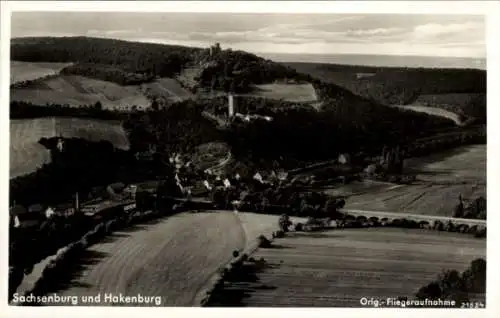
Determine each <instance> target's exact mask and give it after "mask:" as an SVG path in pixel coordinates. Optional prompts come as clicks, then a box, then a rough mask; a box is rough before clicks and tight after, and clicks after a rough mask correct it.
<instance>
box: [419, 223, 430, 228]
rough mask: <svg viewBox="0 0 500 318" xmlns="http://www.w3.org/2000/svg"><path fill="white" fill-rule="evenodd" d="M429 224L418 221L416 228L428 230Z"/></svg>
mask: <svg viewBox="0 0 500 318" xmlns="http://www.w3.org/2000/svg"><path fill="white" fill-rule="evenodd" d="M429 224H430V223H429V222H427V221H420V222H418V226H419V227H420V228H421V229H427V228H429Z"/></svg>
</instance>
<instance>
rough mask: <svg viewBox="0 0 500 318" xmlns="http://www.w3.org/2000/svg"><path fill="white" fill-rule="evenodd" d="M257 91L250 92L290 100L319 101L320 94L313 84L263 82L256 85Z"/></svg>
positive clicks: (259, 95) (252, 94)
mask: <svg viewBox="0 0 500 318" xmlns="http://www.w3.org/2000/svg"><path fill="white" fill-rule="evenodd" d="M256 87H257V89H256V91H255V92H253V93H251V94H249V95H251V96H258V97H264V98H270V99H281V100H285V101H288V102H309V103H312V102H317V101H318V96H317V95H316V91H315V90H314V87H313V86H312V84H263V85H256Z"/></svg>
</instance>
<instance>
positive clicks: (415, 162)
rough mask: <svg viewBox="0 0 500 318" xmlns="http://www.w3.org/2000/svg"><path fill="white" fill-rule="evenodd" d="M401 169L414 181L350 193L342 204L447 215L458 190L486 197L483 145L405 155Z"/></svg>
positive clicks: (466, 196) (364, 207)
mask: <svg viewBox="0 0 500 318" xmlns="http://www.w3.org/2000/svg"><path fill="white" fill-rule="evenodd" d="M405 169H406V171H407V172H409V173H415V174H416V175H417V182H415V183H414V184H411V185H401V186H397V187H392V188H383V189H381V190H380V191H377V190H375V191H370V192H362V193H360V194H359V195H354V196H351V197H350V199H348V200H347V204H346V208H352V209H360V210H363V209H367V210H375V211H387V212H401V213H415V214H427V215H442V216H451V215H452V214H453V211H454V208H455V206H456V204H457V203H458V196H459V195H460V194H461V195H462V196H463V197H464V198H465V199H474V198H477V197H478V196H484V197H486V145H475V146H468V147H462V148H459V149H455V150H452V151H449V152H447V153H442V154H436V155H431V156H425V157H420V158H412V159H408V160H407V161H406V162H405Z"/></svg>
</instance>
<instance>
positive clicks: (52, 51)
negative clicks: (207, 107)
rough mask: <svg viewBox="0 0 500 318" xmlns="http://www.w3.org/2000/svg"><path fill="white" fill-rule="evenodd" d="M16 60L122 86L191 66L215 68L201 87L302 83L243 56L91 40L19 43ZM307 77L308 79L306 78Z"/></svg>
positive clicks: (286, 71) (284, 70)
mask: <svg viewBox="0 0 500 318" xmlns="http://www.w3.org/2000/svg"><path fill="white" fill-rule="evenodd" d="M11 59H12V60H16V61H25V62H72V63H75V64H74V65H72V66H69V67H66V68H65V69H63V71H62V73H63V74H65V75H81V76H86V77H90V78H95V79H100V80H106V81H112V82H115V83H118V84H121V85H131V84H138V83H140V82H147V81H151V80H153V79H155V78H157V77H173V76H175V75H177V74H179V73H180V72H181V71H182V70H183V69H184V68H186V67H188V66H196V67H200V66H201V64H203V63H205V62H207V61H208V60H210V62H211V63H212V64H211V67H209V68H207V69H206V71H205V72H203V74H202V75H203V76H202V78H200V79H199V84H200V86H201V87H209V88H217V89H221V90H225V91H228V90H230V89H232V90H237V89H240V90H243V91H246V90H248V89H249V85H250V84H263V83H270V82H273V81H274V80H276V79H283V78H299V77H301V75H299V74H298V73H297V72H296V71H295V70H294V69H292V68H290V67H286V66H284V65H282V64H279V63H275V62H272V61H269V60H266V59H263V58H261V57H258V56H256V55H254V54H250V53H247V52H243V51H233V50H230V49H228V50H223V51H221V52H218V53H217V54H214V55H213V56H210V50H209V49H208V48H206V49H204V48H194V47H185V46H176V45H165V44H153V43H140V42H129V41H123V40H114V39H103V38H91V37H59V38H55V37H36V38H15V39H12V41H11ZM302 77H303V76H302Z"/></svg>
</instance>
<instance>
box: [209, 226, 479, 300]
mask: <svg viewBox="0 0 500 318" xmlns="http://www.w3.org/2000/svg"><path fill="white" fill-rule="evenodd" d="M388 243H390V244H388ZM275 244H276V245H277V247H276V248H271V249H259V250H257V251H256V253H254V254H253V255H251V256H253V257H254V258H256V259H259V258H260V257H263V258H264V259H265V260H266V261H268V262H269V264H270V265H271V266H270V267H268V268H266V269H264V271H263V272H261V273H258V274H257V281H255V282H252V281H242V282H233V283H230V284H229V285H228V286H226V287H225V290H226V292H227V293H228V294H227V298H226V299H233V300H234V298H235V295H238V294H240V295H241V294H243V296H242V297H241V298H242V299H239V300H238V299H237V300H234V301H233V302H232V303H223V304H222V306H252V307H306V306H307V307H361V305H360V299H361V298H362V297H367V298H371V297H376V298H377V299H383V300H385V299H386V298H387V297H395V298H396V297H399V296H407V297H409V298H413V296H414V295H415V293H416V292H417V291H418V289H419V288H420V287H421V286H422V285H424V284H426V283H427V282H429V281H431V280H433V279H435V278H436V277H437V275H438V274H439V273H440V272H441V271H442V270H444V269H457V270H459V271H462V270H464V269H466V268H467V267H468V265H469V263H470V262H471V261H472V260H473V259H475V258H478V257H483V258H484V257H485V254H486V242H485V241H484V240H474V239H470V238H467V237H464V236H461V235H460V234H456V233H447V232H439V233H436V232H432V231H429V232H426V231H422V230H405V229H393V228H369V229H346V230H338V231H332V232H324V233H290V234H289V235H288V236H287V237H285V238H282V239H278V240H277V241H276V243H275ZM482 297H483V300H484V295H483V296H482ZM213 305H221V304H213Z"/></svg>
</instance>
